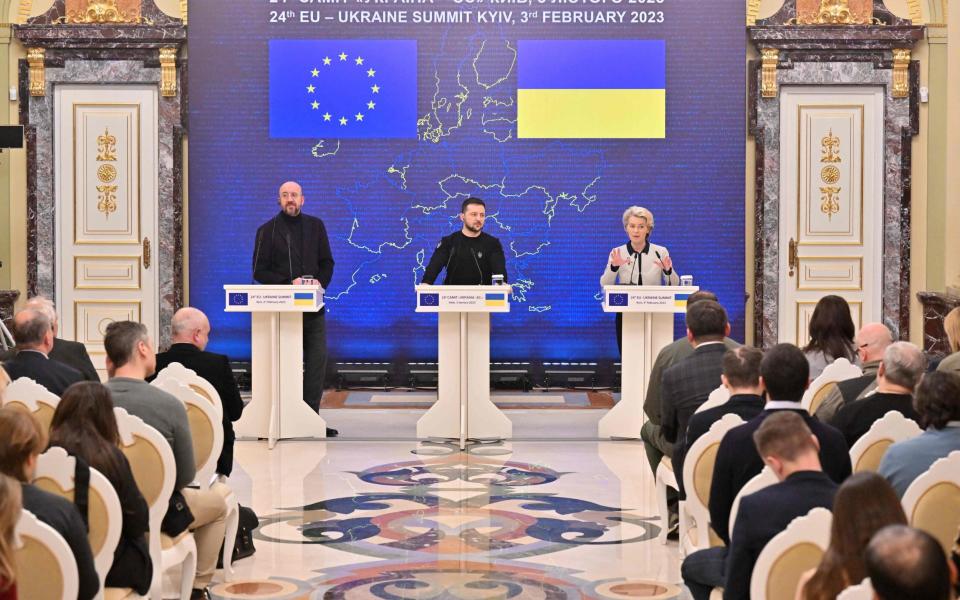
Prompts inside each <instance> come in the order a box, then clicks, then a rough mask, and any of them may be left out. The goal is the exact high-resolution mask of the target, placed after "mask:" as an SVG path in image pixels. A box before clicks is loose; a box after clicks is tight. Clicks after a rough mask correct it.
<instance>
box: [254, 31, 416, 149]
mask: <svg viewBox="0 0 960 600" xmlns="http://www.w3.org/2000/svg"><path fill="white" fill-rule="evenodd" d="M270 137H271V138H316V137H332V138H416V137H417V42H416V40H270Z"/></svg>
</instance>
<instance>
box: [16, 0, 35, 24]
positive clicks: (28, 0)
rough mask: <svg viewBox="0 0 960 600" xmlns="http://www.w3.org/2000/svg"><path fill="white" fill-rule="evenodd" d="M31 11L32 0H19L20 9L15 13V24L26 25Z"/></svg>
mask: <svg viewBox="0 0 960 600" xmlns="http://www.w3.org/2000/svg"><path fill="white" fill-rule="evenodd" d="M31 12H33V0H20V10H19V12H18V13H17V24H18V25H26V24H27V19H29V18H30V13H31Z"/></svg>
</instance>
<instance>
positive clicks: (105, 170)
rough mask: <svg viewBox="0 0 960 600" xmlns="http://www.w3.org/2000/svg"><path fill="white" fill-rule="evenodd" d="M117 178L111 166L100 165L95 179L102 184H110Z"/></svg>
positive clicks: (114, 169) (115, 169)
mask: <svg viewBox="0 0 960 600" xmlns="http://www.w3.org/2000/svg"><path fill="white" fill-rule="evenodd" d="M116 178H117V168H116V167H114V166H113V165H111V164H105V165H100V168H99V169H97V179H99V180H100V181H102V182H103V183H110V182H111V181H113V180H114V179H116Z"/></svg>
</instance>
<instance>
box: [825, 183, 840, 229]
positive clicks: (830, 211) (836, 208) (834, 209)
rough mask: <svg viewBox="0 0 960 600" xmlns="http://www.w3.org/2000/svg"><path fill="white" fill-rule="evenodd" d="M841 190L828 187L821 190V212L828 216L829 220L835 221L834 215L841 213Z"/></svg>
mask: <svg viewBox="0 0 960 600" xmlns="http://www.w3.org/2000/svg"><path fill="white" fill-rule="evenodd" d="M839 195H840V188H838V187H834V186H826V187H822V188H820V212H822V213H823V214H825V215H827V220H828V221H829V220H833V215H835V214H837V213H838V212H840V198H839Z"/></svg>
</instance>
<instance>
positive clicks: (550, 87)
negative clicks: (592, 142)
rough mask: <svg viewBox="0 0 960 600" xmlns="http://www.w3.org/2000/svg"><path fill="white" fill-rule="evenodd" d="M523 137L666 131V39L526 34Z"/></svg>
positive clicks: (520, 61) (521, 54)
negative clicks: (563, 37)
mask: <svg viewBox="0 0 960 600" xmlns="http://www.w3.org/2000/svg"><path fill="white" fill-rule="evenodd" d="M517 88H518V89H517V137H521V138H664V137H666V104H667V101H666V44H665V43H664V41H663V40H520V41H519V42H518V47H517Z"/></svg>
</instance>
